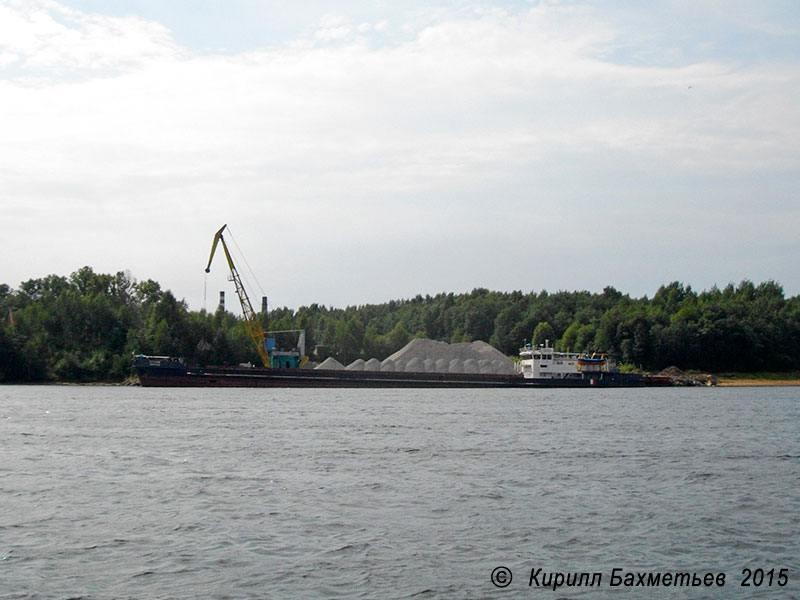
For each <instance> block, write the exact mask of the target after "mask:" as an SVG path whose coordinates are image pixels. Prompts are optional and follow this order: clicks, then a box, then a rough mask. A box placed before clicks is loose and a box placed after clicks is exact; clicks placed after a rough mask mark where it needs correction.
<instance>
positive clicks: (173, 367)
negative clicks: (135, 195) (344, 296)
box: [133, 225, 668, 388]
mask: <svg viewBox="0 0 800 600" xmlns="http://www.w3.org/2000/svg"><path fill="white" fill-rule="evenodd" d="M226 227H227V225H223V226H222V227H221V228H220V230H219V231H217V232H216V234H215V235H214V239H213V242H212V245H211V254H210V256H209V258H208V265H207V266H206V272H209V270H210V268H211V262H212V260H213V259H214V253H215V251H216V249H217V247H218V246H221V247H222V249H223V251H224V253H225V258H226V260H227V263H228V268H229V269H230V280H231V281H233V283H234V285H235V287H236V294H237V296H238V297H239V302H240V304H241V306H242V313H243V315H244V323H245V325H246V326H247V331H248V334H249V335H250V338H251V339H252V341H253V344H254V346H255V349H256V352H257V353H258V356H259V358H260V359H261V361H262V363H263V366H259V367H256V366H252V365H239V366H237V367H227V366H220V367H208V366H196V365H192V364H191V363H190V362H189V361H187V360H186V359H184V358H176V357H171V356H148V355H144V354H138V355H136V356H134V360H133V369H134V371H135V372H136V375H137V376H138V378H139V382H140V383H141V385H142V386H144V387H320V388H321V387H348V388H350V387H353V388H355V387H364V388H521V387H641V386H645V385H665V384H668V380H667V382H664V381H658V380H657V378H652V377H648V376H644V375H640V374H630V373H620V372H619V370H618V369H616V368H615V366H614V365H613V363H612V362H611V361H610V360H609V359H608V358H607V357H605V356H597V355H592V356H587V355H578V354H570V353H563V352H555V351H554V350H553V349H552V348H550V347H549V345H548V344H547V343H546V344H545V345H543V346H538V347H536V348H533V347H531V346H530V345H526V346H525V347H523V348H522V349H521V350H520V362H519V363H518V365H519V366H518V368H517V370H516V372H508V373H503V374H500V373H482V372H450V371H448V372H431V371H430V370H427V369H426V370H425V371H420V370H415V369H411V370H409V369H405V370H402V371H399V370H348V369H324V368H323V369H320V368H314V369H311V368H304V367H306V363H307V361H308V357H307V356H306V354H305V331H303V330H301V329H296V330H284V331H274V332H270V331H264V329H263V327H262V325H261V321H260V320H259V318H258V315H256V313H255V311H254V310H253V307H252V304H251V303H250V299H249V297H248V295H247V292H246V290H245V287H244V284H243V282H242V279H241V277H239V272H238V270H237V269H236V266H235V265H234V262H233V258H232V257H231V254H230V252H229V250H228V246H227V244H226V242H225V238H224V236H223V232H224V230H225V228H226ZM287 333H295V334H297V344H296V346H295V347H294V348H293V349H291V350H279V349H277V348H276V345H275V337H272V336H274V335H275V334H287ZM509 370H511V369H509Z"/></svg>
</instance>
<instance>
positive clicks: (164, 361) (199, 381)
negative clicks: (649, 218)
mask: <svg viewBox="0 0 800 600" xmlns="http://www.w3.org/2000/svg"><path fill="white" fill-rule="evenodd" d="M133 367H134V370H135V371H136V374H137V375H138V377H139V382H140V383H141V385H142V386H143V387H248V388H249V387H252V388H260V387H264V388H266V387H273V388H274V387H285V388H290V387H304V388H608V387H644V386H652V385H669V380H668V379H667V380H666V381H659V378H654V377H650V376H646V375H641V374H638V373H619V372H615V371H590V372H585V373H583V374H582V376H579V377H550V376H544V377H529V376H526V375H525V374H524V373H523V372H519V373H514V374H508V375H497V374H489V373H428V372H393V371H347V370H334V369H310V368H309V369H306V368H299V369H298V368H281V367H278V368H265V367H250V366H238V367H201V366H190V365H189V364H187V362H186V361H185V360H183V359H180V358H173V357H168V356H145V355H138V356H136V357H134V364H133Z"/></svg>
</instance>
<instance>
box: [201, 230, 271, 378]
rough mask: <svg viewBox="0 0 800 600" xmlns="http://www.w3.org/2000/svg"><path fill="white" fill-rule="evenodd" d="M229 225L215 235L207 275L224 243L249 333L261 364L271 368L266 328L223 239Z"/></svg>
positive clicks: (232, 278) (223, 247)
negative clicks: (265, 335)
mask: <svg viewBox="0 0 800 600" xmlns="http://www.w3.org/2000/svg"><path fill="white" fill-rule="evenodd" d="M227 226H228V225H227V224H225V225H223V226H222V227H220V230H219V231H218V232H217V233H215V234H214V242H213V243H212V244H211V255H210V256H209V257H208V266H206V273H209V272H211V261H212V260H213V259H214V252H215V251H216V249H217V244H218V243H219V242H222V249H223V250H224V251H225V258H226V259H227V261H228V267H229V268H230V270H231V280H232V281H233V285H234V286H236V295H237V296H239V302H240V303H241V305H242V312H243V313H244V323H245V325H246V326H247V333H249V334H250V338H251V339H252V340H253V343H254V344H255V346H256V351H257V352H258V355H259V356H260V357H261V362H263V363H264V366H265V367H269V366H270V359H269V351H268V350H267V342H266V339H265V337H264V328H263V327H262V326H261V321H259V320H258V317H257V316H256V311H254V310H253V305H252V304H250V298H248V296H247V291H246V290H245V289H244V285H243V284H242V279H241V277H239V271H237V270H236V265H234V264H233V259H232V258H231V253H230V252H228V245H227V244H226V243H225V238H224V237H222V232H223V230H224V229H225V228H226V227H227Z"/></svg>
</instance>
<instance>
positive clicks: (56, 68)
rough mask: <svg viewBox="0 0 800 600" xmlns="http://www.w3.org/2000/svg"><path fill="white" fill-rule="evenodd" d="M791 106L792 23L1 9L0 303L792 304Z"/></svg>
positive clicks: (716, 3) (175, 3)
mask: <svg viewBox="0 0 800 600" xmlns="http://www.w3.org/2000/svg"><path fill="white" fill-rule="evenodd" d="M798 99H800V3H798V2H795V1H794V0H787V1H762V2H750V1H723V0H694V1H680V2H679V1H671V0H664V1H662V2H653V3H641V2H636V1H633V0H620V1H607V2H599V1H598V2H588V1H584V2H571V1H557V0H551V1H542V2H526V1H514V0H507V1H496V2H488V1H481V0H472V1H470V0H443V1H440V2H436V0H428V1H426V2H419V1H415V0H409V1H405V2H395V1H392V2H390V1H388V0H387V1H380V0H378V1H372V2H364V1H356V0H343V1H336V2H334V1H333V0H310V1H306V2H302V3H299V2H278V1H275V0H224V1H223V0H219V1H214V0H171V1H170V2H164V1H163V0H118V1H108V0H62V1H56V0H0V231H2V237H3V244H2V250H0V283H6V284H8V285H10V286H11V287H12V288H17V287H18V286H19V284H20V283H21V282H23V281H26V280H28V279H33V278H38V277H44V276H46V275H49V274H56V275H63V276H69V275H70V274H71V273H73V272H75V271H77V270H78V269H80V268H81V267H83V266H86V265H88V266H90V267H92V268H93V269H94V270H95V271H96V272H100V273H116V272H119V271H128V272H129V273H130V275H131V276H132V277H134V278H135V279H136V280H138V281H142V280H147V279H154V280H156V281H158V282H159V283H160V284H161V286H162V288H164V289H169V290H172V292H173V293H174V294H175V296H176V297H177V298H179V299H184V300H186V302H187V304H188V305H189V308H190V309H192V310H199V309H202V308H206V309H209V310H213V309H214V308H215V307H216V301H217V298H218V293H219V290H226V291H227V292H228V294H229V298H231V300H230V301H233V298H234V296H233V291H234V289H233V284H232V283H230V282H229V281H227V274H228V270H227V266H226V264H225V262H224V260H223V257H222V256H217V257H215V258H214V262H213V264H212V267H211V273H210V274H208V275H207V274H206V273H205V272H204V269H205V266H206V263H207V261H208V255H209V251H210V249H211V242H212V239H213V235H214V233H215V232H216V231H217V230H218V229H219V228H220V227H222V225H223V224H227V225H228V227H229V231H230V237H226V239H227V240H229V241H231V242H235V243H231V246H232V249H233V250H234V251H236V250H237V248H238V250H240V252H241V253H240V254H236V260H237V263H238V264H237V266H238V267H239V270H240V272H242V274H243V275H245V277H246V279H247V281H248V284H249V286H250V288H251V290H250V292H251V296H254V297H255V298H260V296H262V295H267V296H268V297H269V300H270V304H271V306H273V307H276V306H288V307H290V308H298V307H299V306H302V305H309V304H311V303H318V304H324V305H327V306H334V307H345V306H350V305H361V304H368V303H381V302H387V301H389V300H394V299H403V298H411V297H414V296H416V295H417V294H422V295H425V294H431V295H435V294H437V293H440V292H454V293H461V292H469V291H470V290H472V289H474V288H476V287H484V288H489V289H492V290H498V291H512V290H522V291H523V292H529V291H535V292H538V291H541V290H548V291H551V292H555V291H558V290H568V291H573V290H588V291H592V292H599V291H601V290H602V289H603V288H604V287H606V286H609V285H610V286H613V287H615V288H617V289H618V290H620V291H621V292H623V293H628V294H630V295H632V296H634V297H641V296H645V295H647V296H652V295H653V293H655V291H656V290H657V289H658V287H659V286H660V285H662V284H666V283H669V282H672V281H680V282H682V283H684V284H687V285H691V286H692V288H693V289H695V290H697V291H702V290H705V289H709V288H711V287H712V286H714V285H717V286H719V287H722V286H725V285H727V284H728V283H738V282H740V281H742V280H744V279H749V280H751V281H754V282H756V283H758V282H762V281H766V280H775V281H777V282H778V283H780V284H781V285H783V287H784V290H785V293H786V295H787V296H793V295H797V294H800V268H798V260H797V257H800V195H799V194H798V190H799V189H800V101H798ZM256 303H259V304H260V302H259V301H258V300H254V304H256ZM229 308H230V309H232V310H233V306H231V305H230V304H229Z"/></svg>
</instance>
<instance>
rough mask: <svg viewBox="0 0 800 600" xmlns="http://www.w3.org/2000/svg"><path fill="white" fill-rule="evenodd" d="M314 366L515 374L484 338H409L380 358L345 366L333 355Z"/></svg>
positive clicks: (360, 369)
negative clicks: (468, 340)
mask: <svg viewBox="0 0 800 600" xmlns="http://www.w3.org/2000/svg"><path fill="white" fill-rule="evenodd" d="M314 368H315V369H335V370H342V369H347V370H348V371H394V372H403V371H404V372H406V373H490V374H491V373H493V374H498V375H513V374H514V363H513V362H512V361H511V360H510V359H508V358H506V356H505V355H504V354H503V353H502V352H500V351H499V350H497V349H496V348H494V347H493V346H490V345H489V344H487V343H486V342H472V343H463V344H448V343H447V342H437V341H435V340H425V339H422V338H417V339H414V340H411V341H410V342H409V343H408V344H406V345H405V346H404V347H403V348H401V349H400V350H398V351H397V352H395V353H394V354H392V355H391V356H389V357H388V358H386V359H384V360H383V361H379V360H378V359H376V358H370V359H369V360H367V361H365V360H364V359H362V358H358V359H356V360H354V361H353V362H351V363H350V364H349V365H347V366H346V367H345V366H344V365H342V364H341V363H340V362H339V361H337V360H336V359H335V358H333V357H329V358H326V359H325V360H324V361H322V363H320V364H319V365H318V366H317V367H314Z"/></svg>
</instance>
